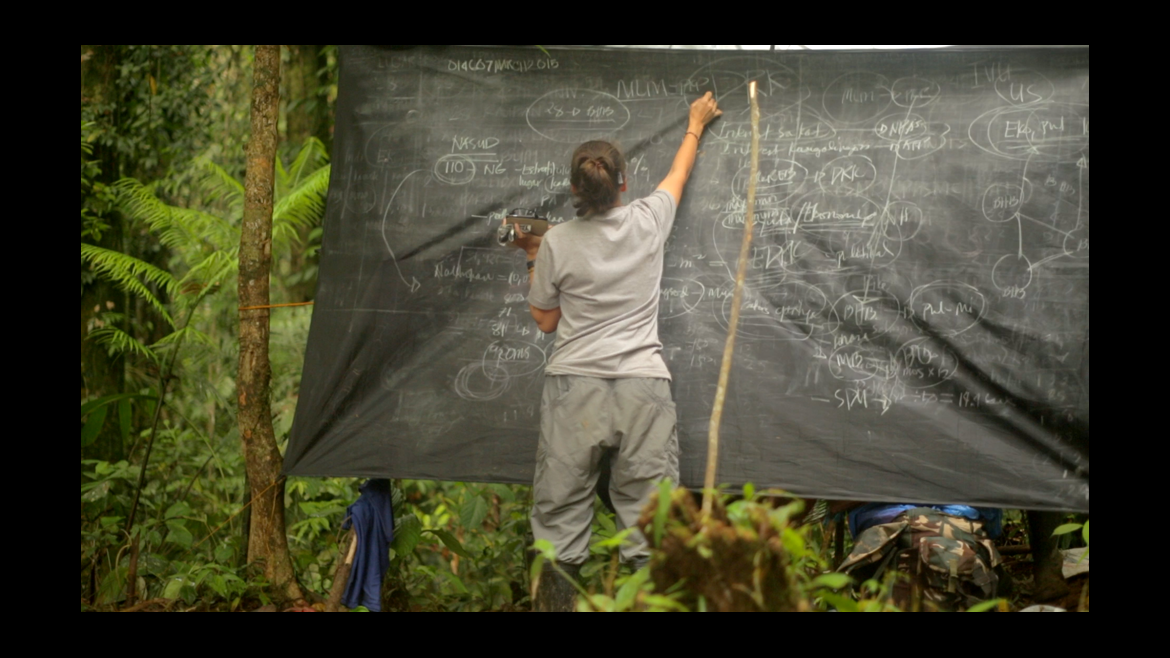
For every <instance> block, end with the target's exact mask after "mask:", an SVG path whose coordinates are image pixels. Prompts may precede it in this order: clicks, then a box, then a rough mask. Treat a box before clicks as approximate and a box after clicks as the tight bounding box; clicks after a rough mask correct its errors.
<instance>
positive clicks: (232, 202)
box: [203, 161, 244, 211]
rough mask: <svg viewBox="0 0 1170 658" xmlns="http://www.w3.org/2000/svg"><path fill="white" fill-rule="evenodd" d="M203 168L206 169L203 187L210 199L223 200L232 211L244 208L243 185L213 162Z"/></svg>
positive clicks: (207, 163)
mask: <svg viewBox="0 0 1170 658" xmlns="http://www.w3.org/2000/svg"><path fill="white" fill-rule="evenodd" d="M204 167H205V168H206V169H207V177H206V178H204V180H203V186H204V187H205V188H206V189H207V191H208V193H209V194H210V195H211V198H212V199H213V200H217V199H223V200H224V201H226V202H227V204H228V207H229V208H231V209H232V210H235V211H239V210H241V209H242V208H243V207H244V185H243V184H242V183H240V181H238V180H236V179H235V177H233V176H232V175H231V174H229V173H228V172H227V170H225V169H224V168H223V167H221V166H219V165H217V164H215V163H214V162H210V161H208V162H206V163H205V164H204Z"/></svg>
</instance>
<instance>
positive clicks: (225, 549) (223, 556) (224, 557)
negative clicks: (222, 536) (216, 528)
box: [215, 543, 236, 563]
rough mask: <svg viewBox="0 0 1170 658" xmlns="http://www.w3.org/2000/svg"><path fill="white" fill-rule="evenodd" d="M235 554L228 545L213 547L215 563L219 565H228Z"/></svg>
mask: <svg viewBox="0 0 1170 658" xmlns="http://www.w3.org/2000/svg"><path fill="white" fill-rule="evenodd" d="M235 555H236V552H235V550H233V549H232V547H231V545H230V544H227V543H223V544H220V545H219V546H216V547H215V561H216V562H220V563H228V562H231V561H232V558H233V557H235Z"/></svg>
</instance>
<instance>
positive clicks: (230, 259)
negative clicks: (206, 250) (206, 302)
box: [179, 246, 240, 290]
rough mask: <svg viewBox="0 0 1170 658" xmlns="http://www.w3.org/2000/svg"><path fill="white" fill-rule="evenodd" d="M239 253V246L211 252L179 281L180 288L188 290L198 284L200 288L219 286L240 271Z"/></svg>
mask: <svg viewBox="0 0 1170 658" xmlns="http://www.w3.org/2000/svg"><path fill="white" fill-rule="evenodd" d="M239 251H240V248H239V247H238V246H237V247H234V248H232V249H226V250H223V251H213V252H211V253H210V254H208V255H207V257H206V258H204V259H203V260H201V261H199V262H198V263H195V264H194V265H192V266H191V269H190V270H188V271H187V273H186V274H185V275H183V278H182V279H179V288H180V289H182V290H186V289H187V288H188V284H198V286H200V287H208V286H216V285H219V284H220V283H222V282H223V280H224V278H226V277H227V276H228V275H229V274H231V273H232V272H234V271H236V270H238V269H239V267H240V260H239Z"/></svg>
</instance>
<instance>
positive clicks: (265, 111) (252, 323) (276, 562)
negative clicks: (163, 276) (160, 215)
mask: <svg viewBox="0 0 1170 658" xmlns="http://www.w3.org/2000/svg"><path fill="white" fill-rule="evenodd" d="M279 83H280V46H256V56H255V64H254V77H253V82H252V135H251V138H250V139H249V140H248V147H247V171H246V173H245V175H244V222H243V226H242V227H241V230H240V280H239V297H240V306H264V305H267V304H268V303H269V298H268V279H269V270H270V268H271V264H272V203H273V199H272V196H273V186H274V184H275V176H276V173H275V164H274V163H275V158H276V137H277V135H276V123H277V115H278V110H279V107H278V106H279V101H280V91H279ZM268 313H269V311H268V309H257V310H251V311H240V372H239V377H238V379H237V388H238V389H239V404H240V407H239V416H238V418H239V426H240V440H241V442H242V443H243V446H244V462H245V467H246V468H247V471H248V482H249V484H250V485H251V490H252V494H253V502H252V523H251V532H250V533H249V535H248V562H250V563H262V564H263V568H264V575H265V577H266V578H267V579H268V582H269V583H270V584H271V587H272V592H271V593H272V595H273V598H276V599H283V600H295V599H299V598H302V595H301V589H300V586H299V585H298V584H297V581H296V577H295V575H294V574H293V568H292V560H291V559H290V558H289V554H288V536H287V535H286V534H285V529H284V481H283V480H282V479H281V477H280V467H281V457H280V452H279V451H278V450H277V449H276V435H275V432H274V431H273V429H272V410H271V407H270V404H269V384H270V380H271V379H272V370H271V366H270V365H269V362H268V332H269V327H268Z"/></svg>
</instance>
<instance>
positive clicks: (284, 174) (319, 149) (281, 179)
mask: <svg viewBox="0 0 1170 658" xmlns="http://www.w3.org/2000/svg"><path fill="white" fill-rule="evenodd" d="M328 161H329V153H328V152H327V151H326V150H325V145H324V144H322V143H321V140H319V139H317V138H316V137H310V138H308V139H306V140H305V143H304V145H302V146H301V150H300V152H298V153H297V157H295V158H293V161H292V164H290V165H289V166H288V169H287V170H286V169H285V168H284V166H283V164H282V163H281V162H280V159H279V158H278V159H277V161H276V185H277V190H276V195H277V196H283V195H284V194H285V193H287V192H289V191H291V190H295V189H297V187H298V186H299V185H300V184H301V181H302V180H304V179H305V178H306V177H307V176H308V175H309V174H310V173H311V172H314V171H316V170H317V169H318V167H320V166H321V165H323V164H325V163H327V162H328Z"/></svg>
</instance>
